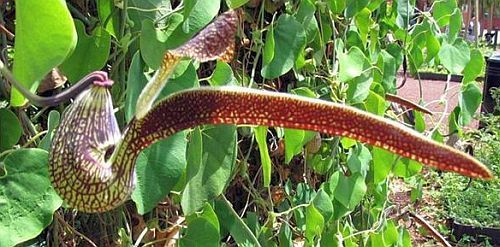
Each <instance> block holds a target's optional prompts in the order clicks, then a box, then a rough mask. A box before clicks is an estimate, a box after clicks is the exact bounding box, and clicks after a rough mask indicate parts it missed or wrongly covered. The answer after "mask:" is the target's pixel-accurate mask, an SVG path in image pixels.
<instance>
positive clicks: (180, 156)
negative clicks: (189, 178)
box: [132, 131, 187, 214]
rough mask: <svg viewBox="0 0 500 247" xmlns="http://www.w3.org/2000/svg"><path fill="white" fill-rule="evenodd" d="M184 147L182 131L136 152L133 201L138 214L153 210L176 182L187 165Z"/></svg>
mask: <svg viewBox="0 0 500 247" xmlns="http://www.w3.org/2000/svg"><path fill="white" fill-rule="evenodd" d="M186 146H187V139H186V133H185V132H184V131H183V132H179V133H177V134H175V135H173V136H171V137H169V138H167V139H165V140H162V141H159V142H157V143H155V144H153V145H151V146H149V147H148V148H147V149H146V150H144V151H142V153H141V154H140V155H139V158H138V159H137V163H136V175H137V186H136V188H135V190H134V192H133V194H132V200H134V202H135V205H136V206H137V211H138V212H139V213H140V214H144V213H147V212H149V211H150V210H151V209H153V208H154V207H155V206H156V205H157V204H158V202H159V201H160V200H162V199H164V198H165V196H166V195H167V194H168V193H169V192H170V190H171V189H172V188H173V187H174V186H175V185H176V183H177V182H178V181H179V179H180V178H181V176H182V173H183V172H184V169H185V167H186Z"/></svg>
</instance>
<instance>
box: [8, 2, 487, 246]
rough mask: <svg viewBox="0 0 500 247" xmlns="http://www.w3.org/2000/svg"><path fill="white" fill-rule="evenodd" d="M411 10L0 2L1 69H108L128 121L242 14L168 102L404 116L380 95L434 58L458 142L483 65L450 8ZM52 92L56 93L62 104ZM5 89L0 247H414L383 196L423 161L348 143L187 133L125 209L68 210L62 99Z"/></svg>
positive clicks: (143, 163) (168, 148)
mask: <svg viewBox="0 0 500 247" xmlns="http://www.w3.org/2000/svg"><path fill="white" fill-rule="evenodd" d="M413 6H414V3H413V2H412V1H404V0H399V1H392V2H391V3H388V2H386V1H381V0H372V1H368V0H357V1H343V0H329V1H313V0H302V1H248V0H247V1H245V0H227V1H218V0H216V1H191V0H186V1H161V0H153V1H134V0H123V1H108V0H99V1H67V2H64V1H62V0H50V1H49V0H47V1H44V2H43V3H42V2H39V1H16V2H15V5H14V2H12V1H3V2H2V9H1V10H2V16H1V17H2V21H3V23H4V26H5V27H6V28H7V29H8V30H15V32H14V35H15V38H14V37H10V36H8V35H6V33H5V32H3V33H2V51H3V52H2V54H3V57H2V60H3V61H4V63H6V64H12V63H13V64H12V70H13V72H14V75H15V76H16V78H17V79H18V80H20V81H21V82H23V83H24V84H25V86H26V87H28V88H31V89H32V90H35V89H36V88H37V87H38V86H39V85H38V84H41V85H44V86H47V81H48V82H57V80H56V79H54V76H52V78H49V80H47V81H42V80H41V79H42V78H44V77H45V76H46V74H47V73H48V72H49V71H50V70H51V69H52V68H54V67H58V68H59V69H60V71H61V72H60V73H61V74H64V75H65V76H66V77H67V78H68V81H69V82H68V83H67V84H66V85H69V84H71V83H74V82H76V81H77V80H78V79H80V78H81V77H83V76H84V75H86V74H87V73H89V72H90V71H94V70H101V69H102V70H107V71H109V73H110V75H111V78H112V79H113V80H114V81H115V84H114V86H113V88H112V95H113V98H114V102H115V107H116V110H117V112H116V116H117V119H118V122H119V124H120V125H121V126H124V125H125V124H126V123H127V122H128V121H129V120H130V119H131V118H132V116H133V114H134V112H135V105H136V100H137V97H138V95H139V93H140V92H141V90H142V88H143V87H144V85H145V83H146V82H147V80H148V78H149V77H150V76H151V75H152V72H153V71H154V70H156V69H157V68H158V66H159V65H160V61H161V58H162V55H163V51H164V50H166V49H171V48H175V47H177V46H179V45H181V44H183V43H184V42H185V41H187V40H188V39H189V38H190V37H192V36H193V35H194V34H195V33H197V32H198V31H199V30H200V29H201V28H202V27H204V26H205V25H206V24H208V23H209V22H210V21H211V20H212V19H213V18H214V17H215V16H216V15H217V14H218V13H220V12H222V11H223V10H225V9H227V8H237V7H241V9H242V14H241V17H242V18H241V19H242V21H241V23H240V28H239V31H238V34H237V52H236V58H235V59H234V60H233V61H232V62H231V63H224V62H221V61H218V62H211V63H204V64H198V63H193V62H191V61H190V60H183V61H181V63H180V64H179V66H178V68H177V69H176V71H175V72H174V76H173V78H172V79H171V81H170V82H169V85H168V86H167V87H166V88H165V90H163V91H162V92H161V96H160V98H162V97H165V96H167V95H169V94H171V93H173V92H176V91H179V90H181V89H187V88H192V87H198V86H199V85H200V84H203V85H212V86H218V85H231V84H236V85H241V86H247V87H259V88H264V89H268V90H275V91H286V92H290V93H294V94H299V95H304V96H308V97H314V98H321V99H325V100H330V101H335V102H342V103H346V104H349V105H353V106H355V107H358V108H360V109H363V110H366V111H369V112H372V113H374V114H378V115H381V116H386V117H388V118H392V119H394V120H397V121H402V119H401V118H400V117H399V116H398V115H396V113H395V112H393V111H392V110H391V108H389V102H388V101H386V99H385V94H386V93H397V87H398V81H397V79H396V73H397V71H398V70H399V69H400V68H401V67H404V68H407V69H408V71H409V72H410V73H412V74H417V71H418V69H419V68H420V67H421V66H422V65H423V64H424V63H425V62H431V61H432V62H433V63H434V64H441V65H442V66H443V67H444V68H446V70H447V71H448V72H449V73H453V74H463V75H464V79H463V81H462V85H461V87H462V90H461V94H460V95H459V98H460V103H459V105H458V106H456V108H455V110H454V111H453V115H452V117H451V118H450V119H451V120H450V122H449V123H448V125H449V129H450V130H449V131H450V132H457V133H458V134H460V135H461V134H462V130H461V128H462V126H465V125H467V124H468V123H469V122H470V121H471V119H472V117H473V115H474V112H475V111H476V109H477V107H478V105H479V103H480V89H479V87H478V86H477V85H476V83H475V82H474V79H475V78H476V77H477V76H479V73H480V71H482V69H483V67H484V60H483V56H482V54H481V52H480V51H479V50H478V49H477V48H475V47H474V46H472V47H471V46H470V45H469V44H468V43H467V42H466V41H464V39H463V38H461V37H460V36H459V33H460V30H461V25H462V21H461V18H462V16H461V12H460V9H459V7H458V6H457V4H456V2H455V1H435V2H434V4H433V5H432V8H431V10H432V12H420V11H415V10H414V8H413ZM14 11H15V16H14ZM71 17H73V18H74V19H72V18H71ZM14 21H15V22H16V26H15V29H14ZM445 30H447V31H445ZM14 41H15V44H14ZM49 54H50V55H49ZM54 73H56V75H57V72H54ZM417 76H418V74H417ZM48 87H49V88H50V89H51V90H49V91H48V92H47V93H48V94H50V93H57V90H58V89H54V87H53V86H48ZM0 92H2V96H1V97H2V98H1V100H2V102H3V103H2V104H1V105H2V107H3V108H2V109H0V119H1V121H0V125H1V126H0V127H1V128H0V130H1V131H0V137H1V138H0V152H1V154H0V162H1V163H0V164H1V166H2V167H3V171H4V176H3V177H2V178H1V179H0V183H2V186H1V187H0V188H1V190H0V201H2V202H5V203H2V204H0V205H2V206H1V207H2V210H0V245H2V246H3V245H5V246H10V245H14V244H17V243H20V242H23V241H26V240H29V239H32V240H31V241H32V243H40V244H46V245H60V244H62V243H65V244H95V245H98V246H102V245H110V244H112V243H115V244H117V243H119V244H122V245H132V244H136V245H139V244H140V243H141V242H142V243H145V244H149V245H152V244H153V243H155V241H157V242H156V243H160V242H163V243H164V242H165V241H170V240H171V239H180V240H179V242H178V243H179V244H180V245H186V246H190V245H194V244H195V243H197V242H202V243H204V244H206V245H219V244H220V242H225V243H227V244H234V243H236V244H239V245H265V246H267V245H269V246H274V245H282V246H288V245H291V244H292V243H293V242H298V243H306V244H308V245H316V244H323V245H328V246H330V245H340V244H341V243H342V244H343V245H347V246H355V245H363V246H364V245H368V246H369V245H376V246H380V244H382V245H386V246H391V245H402V246H408V245H410V244H411V243H410V234H409V232H408V231H407V230H406V229H405V227H404V226H401V225H399V224H398V222H397V221H396V220H394V219H393V218H391V217H390V215H389V212H390V211H391V210H392V209H393V208H394V206H393V205H391V204H392V203H391V200H390V199H389V197H388V196H389V189H388V188H389V185H390V183H391V181H392V180H393V178H397V177H402V178H405V179H408V180H414V181H417V183H416V184H418V183H419V182H418V181H420V179H421V178H420V176H419V175H418V174H419V173H420V171H421V165H420V164H419V163H418V162H415V161H412V160H408V159H402V158H399V157H397V156H396V155H393V154H391V153H388V152H386V151H383V150H381V149H378V148H373V147H370V146H367V145H363V144H361V143H357V142H355V141H353V140H350V139H347V138H339V137H327V136H321V135H319V134H317V133H312V132H307V131H300V130H290V129H280V128H274V129H267V128H265V127H258V128H249V127H242V128H239V129H237V128H236V127H234V126H218V127H213V126H205V127H203V128H196V129H193V130H189V131H184V132H181V133H179V134H177V135H175V136H173V137H171V138H169V139H167V140H165V141H161V142H159V143H157V144H155V145H153V146H152V147H150V148H148V149H147V150H146V151H144V152H143V153H142V154H141V156H140V157H139V160H138V162H137V179H138V181H139V183H138V187H137V189H136V191H135V192H134V193H133V195H132V201H131V202H129V203H127V205H125V206H124V207H121V208H119V209H117V210H115V211H113V212H110V213H104V214H83V213H78V212H73V211H72V210H68V209H64V207H63V208H60V206H61V203H62V202H61V200H60V199H59V198H58V197H57V195H56V194H55V192H54V191H53V189H52V187H51V185H50V183H49V181H48V178H47V171H46V167H47V153H46V151H44V150H43V149H45V150H47V149H48V147H49V143H50V141H51V138H52V134H53V133H52V132H53V130H54V128H55V127H56V126H57V125H58V122H59V116H60V114H61V113H62V111H63V109H64V108H65V107H66V106H67V104H62V105H61V106H59V107H56V108H37V107H34V106H32V105H29V104H27V105H25V106H24V107H20V108H19V106H21V105H24V104H25V100H24V99H23V97H21V96H20V95H19V94H17V93H16V92H15V90H10V87H9V85H8V84H7V83H5V82H2V83H1V87H0ZM446 93H448V91H445V92H443V94H446ZM443 103H444V104H445V105H446V108H452V107H454V106H450V105H448V104H447V102H443ZM415 115H416V125H415V129H416V130H418V131H420V132H423V133H425V134H426V135H429V136H430V137H432V138H434V139H436V140H438V141H440V140H441V141H442V139H443V137H442V134H441V132H440V131H441V127H442V126H443V125H446V123H445V122H444V118H440V120H439V121H438V122H437V123H434V124H432V125H430V126H426V124H425V122H424V121H423V117H422V115H421V114H419V113H417V112H416V113H415ZM35 147H36V148H35ZM257 147H258V148H257ZM410 178H411V179H410ZM417 187H418V186H417ZM52 217H54V220H52ZM179 225H182V226H187V227H185V228H181V227H179ZM165 232H166V233H165ZM2 234H3V235H2ZM37 236H38V237H37ZM33 238H34V239H33Z"/></svg>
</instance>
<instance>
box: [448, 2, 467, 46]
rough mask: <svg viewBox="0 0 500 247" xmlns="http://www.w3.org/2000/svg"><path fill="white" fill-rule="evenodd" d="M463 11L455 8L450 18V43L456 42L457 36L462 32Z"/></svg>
mask: <svg viewBox="0 0 500 247" xmlns="http://www.w3.org/2000/svg"><path fill="white" fill-rule="evenodd" d="M462 25H463V22H462V11H460V9H459V8H455V10H454V11H453V14H452V15H451V16H450V25H449V26H448V29H449V31H448V41H449V42H450V43H451V42H453V41H455V39H456V38H457V36H458V35H459V34H460V30H462Z"/></svg>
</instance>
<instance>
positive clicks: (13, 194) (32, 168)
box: [0, 149, 62, 246]
mask: <svg viewBox="0 0 500 247" xmlns="http://www.w3.org/2000/svg"><path fill="white" fill-rule="evenodd" d="M47 161H48V153H47V151H45V150H41V149H20V150H16V151H15V152H13V153H11V154H9V155H8V156H7V157H6V158H5V160H4V164H5V166H4V169H5V172H6V175H5V176H3V177H1V178H0V246H13V245H16V244H18V243H21V242H24V241H26V240H29V239H31V238H34V237H36V236H37V235H38V234H40V233H41V232H42V230H43V229H44V228H45V227H47V226H48V225H49V224H50V222H52V214H53V213H54V211H56V209H58V208H59V207H60V206H61V204H62V200H61V199H60V198H59V196H58V195H57V193H56V192H55V191H54V189H53V188H52V185H51V183H50V180H49V174H48V173H49V172H48V165H47Z"/></svg>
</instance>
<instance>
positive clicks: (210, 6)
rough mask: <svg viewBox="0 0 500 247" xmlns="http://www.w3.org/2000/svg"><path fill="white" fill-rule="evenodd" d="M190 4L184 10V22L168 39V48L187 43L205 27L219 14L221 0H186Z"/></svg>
mask: <svg viewBox="0 0 500 247" xmlns="http://www.w3.org/2000/svg"><path fill="white" fill-rule="evenodd" d="M184 4H185V5H188V6H190V8H189V11H186V9H185V11H184V22H183V24H182V25H179V26H177V28H176V29H175V30H174V31H173V32H172V35H170V36H169V39H168V40H167V48H169V49H171V48H175V47H177V46H179V45H181V44H183V43H185V42H186V41H187V40H188V39H189V38H191V37H192V36H193V35H194V34H196V33H197V32H198V31H200V30H201V29H202V28H203V27H205V26H206V25H207V24H208V23H210V21H211V20H212V19H213V18H214V17H215V16H216V15H217V13H218V12H219V8H220V0H211V1H195V0H188V1H184Z"/></svg>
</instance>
